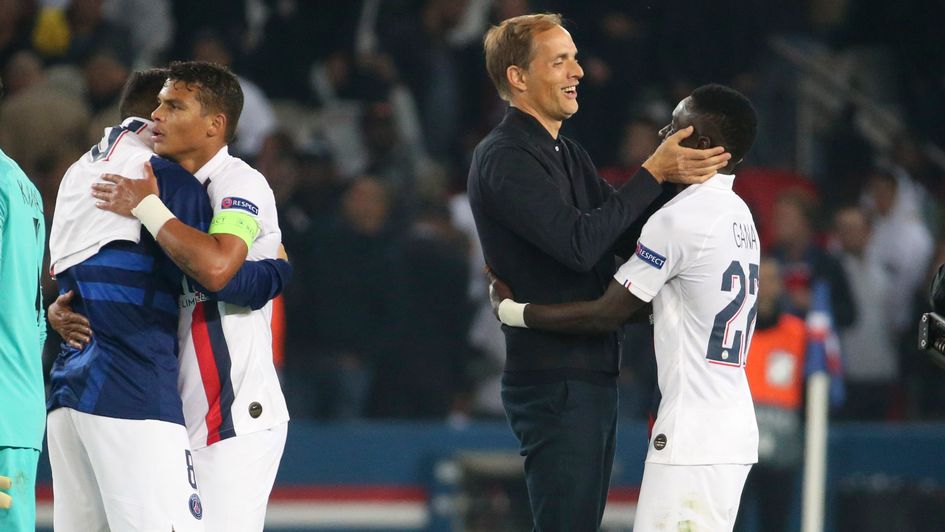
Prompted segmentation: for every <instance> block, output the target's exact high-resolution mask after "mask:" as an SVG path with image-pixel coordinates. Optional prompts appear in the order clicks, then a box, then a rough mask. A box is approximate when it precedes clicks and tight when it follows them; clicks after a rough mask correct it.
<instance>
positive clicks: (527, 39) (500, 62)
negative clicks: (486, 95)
mask: <svg viewBox="0 0 945 532" xmlns="http://www.w3.org/2000/svg"><path fill="white" fill-rule="evenodd" d="M560 25H561V15H558V14H554V13H539V14H535V15H522V16H519V17H512V18H509V19H505V20H503V21H502V22H500V23H499V25H498V26H492V27H491V28H489V31H488V32H486V36H485V39H484V40H483V49H484V51H485V54H486V71H487V72H488V73H489V77H490V78H491V79H492V83H493V84H494V85H495V88H496V90H497V91H499V96H500V97H501V98H502V99H503V100H506V101H508V100H509V99H511V97H512V88H511V87H510V86H509V80H508V78H507V77H506V74H505V72H506V70H508V68H509V67H510V66H512V65H515V66H517V67H521V68H528V64H529V63H531V62H532V56H533V55H534V50H533V47H532V41H533V39H534V36H535V34H537V33H541V32H543V31H547V30H550V29H551V28H553V27H555V26H560Z"/></svg>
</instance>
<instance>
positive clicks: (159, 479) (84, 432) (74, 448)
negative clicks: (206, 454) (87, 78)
mask: <svg viewBox="0 0 945 532" xmlns="http://www.w3.org/2000/svg"><path fill="white" fill-rule="evenodd" d="M166 77H167V72H166V71H165V70H160V69H153V70H149V71H144V72H140V73H135V74H134V75H133V76H132V78H131V79H130V80H129V82H128V84H127V85H126V89H125V92H124V94H123V97H122V104H121V113H122V116H123V117H124V121H123V123H122V124H121V125H120V126H117V127H114V128H109V129H108V130H106V134H105V137H104V138H103V139H102V141H101V143H100V144H99V145H97V146H95V147H93V148H92V149H91V150H90V151H89V152H88V153H87V154H85V155H84V156H83V157H82V158H81V159H80V160H79V161H77V162H76V163H75V164H74V165H73V166H72V167H70V169H69V171H68V172H67V173H66V176H65V177H64V178H63V181H62V184H61V186H60V191H59V196H58V198H57V209H56V215H55V218H54V220H53V227H52V233H51V236H50V252H51V264H52V271H53V273H54V274H55V275H56V278H57V281H58V282H59V288H60V292H61V293H65V292H68V291H72V292H73V293H74V294H75V300H74V301H73V304H74V305H75V307H76V310H77V311H79V312H80V313H81V314H83V315H85V316H86V317H87V318H88V321H89V323H90V325H91V329H92V333H93V334H92V337H91V341H90V342H89V343H88V344H87V345H85V346H84V347H83V348H81V349H76V348H73V347H70V346H67V345H64V346H63V350H62V352H61V353H60V355H59V357H58V358H57V359H56V361H55V362H54V365H53V368H52V372H51V382H50V396H49V400H48V404H47V407H48V410H49V416H48V431H49V437H48V439H49V452H50V463H51V465H52V470H53V490H54V494H55V498H56V504H55V506H54V526H55V528H56V530H57V531H59V532H63V531H66V532H68V531H70V530H75V531H80V530H81V531H89V530H92V531H95V530H109V529H110V530H171V529H172V528H173V530H176V531H177V532H182V531H185V530H203V523H202V519H203V517H204V516H203V507H202V502H201V501H200V496H199V495H198V490H197V474H196V472H195V469H194V465H193V457H192V454H191V451H190V445H189V442H188V438H187V432H186V429H185V428H184V415H183V409H182V403H181V399H180V394H179V392H178V389H177V380H178V355H179V349H178V344H177V328H178V317H179V310H178V298H179V295H180V293H181V288H182V279H183V275H182V273H181V271H180V269H179V268H178V267H177V266H175V265H174V263H173V262H172V261H171V260H170V259H169V258H168V257H167V256H166V255H165V254H164V253H163V252H162V251H161V249H160V247H159V246H158V245H157V243H156V242H155V241H154V239H153V238H152V237H151V236H150V234H148V232H147V231H146V230H144V229H143V228H142V226H141V224H140V223H139V222H138V221H137V220H134V219H129V218H123V217H120V216H117V215H115V214H112V213H108V212H105V211H102V210H100V209H97V208H96V207H95V202H94V200H93V199H92V198H91V197H89V188H90V186H91V184H92V182H94V181H96V180H98V179H99V176H100V175H101V174H102V173H107V172H115V171H120V172H125V173H126V174H128V175H138V176H140V175H141V170H142V169H143V165H144V163H145V162H147V161H150V164H151V166H152V167H153V170H154V172H155V173H156V174H157V176H158V180H159V182H160V184H161V197H162V200H163V201H164V202H165V203H166V204H167V205H168V206H169V208H171V209H172V211H173V212H174V213H175V215H176V216H177V217H178V218H179V219H180V220H182V221H183V222H184V223H187V224H188V225H191V226H192V227H194V228H196V229H199V230H202V231H206V230H207V229H208V228H209V225H210V220H211V217H212V209H211V207H210V203H209V200H208V198H207V195H206V192H205V191H204V189H203V187H202V186H201V185H200V183H199V182H198V181H197V180H196V179H195V178H194V177H193V175H192V174H190V173H188V172H187V171H186V170H184V169H183V168H181V167H180V166H179V165H177V164H176V163H172V162H170V161H166V160H163V159H160V158H157V157H153V153H152V151H151V140H150V137H151V128H152V126H153V124H152V123H151V121H150V120H147V119H144V118H139V117H140V116H144V115H148V114H149V113H150V110H151V109H152V108H153V107H154V105H155V96H156V94H157V92H158V91H159V90H160V87H161V86H162V85H163V83H164V80H165V79H166ZM133 170H136V171H133ZM290 273H291V269H290V267H289V266H288V264H287V263H285V262H284V261H261V262H258V263H246V264H245V265H244V266H243V268H242V269H241V270H240V272H239V273H238V274H237V276H236V277H235V278H234V280H233V281H232V282H231V283H230V284H228V285H227V286H226V287H225V288H224V289H223V290H221V291H220V292H219V293H218V294H212V293H208V297H220V298H222V299H225V300H227V301H229V302H231V303H234V304H237V305H240V306H246V307H254V308H259V307H261V306H263V305H264V304H265V303H266V302H267V301H268V300H269V299H270V298H271V297H273V296H274V295H275V294H276V293H277V292H279V291H280V290H281V288H282V286H283V284H284V282H285V280H286V278H287V277H288V275H289V274H290ZM185 284H190V285H193V283H192V282H190V283H185Z"/></svg>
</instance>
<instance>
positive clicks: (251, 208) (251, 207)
mask: <svg viewBox="0 0 945 532" xmlns="http://www.w3.org/2000/svg"><path fill="white" fill-rule="evenodd" d="M220 208H221V209H243V210H244V211H246V212H249V213H252V214H253V215H254V216H258V215H259V207H257V206H256V204H255V203H253V202H251V201H249V200H245V199H243V198H237V197H235V196H231V197H229V198H223V202H221V203H220Z"/></svg>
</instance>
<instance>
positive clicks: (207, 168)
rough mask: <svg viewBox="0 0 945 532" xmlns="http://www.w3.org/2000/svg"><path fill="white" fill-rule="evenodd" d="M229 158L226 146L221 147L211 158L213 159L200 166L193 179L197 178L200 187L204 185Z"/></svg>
mask: <svg viewBox="0 0 945 532" xmlns="http://www.w3.org/2000/svg"><path fill="white" fill-rule="evenodd" d="M229 158H230V150H229V149H228V148H227V147H226V146H223V147H222V148H220V151H218V152H217V154H216V155H214V156H213V158H211V159H210V160H209V161H207V164H205V165H203V166H201V167H200V170H197V171H196V172H195V173H194V177H196V178H197V181H200V184H201V185H202V184H204V183H206V182H207V180H208V179H210V176H212V175H213V174H215V173H216V172H217V170H219V169H220V168H222V167H223V165H224V164H226V161H227V160H229Z"/></svg>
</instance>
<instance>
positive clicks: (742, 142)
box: [690, 83, 758, 161]
mask: <svg viewBox="0 0 945 532" xmlns="http://www.w3.org/2000/svg"><path fill="white" fill-rule="evenodd" d="M690 102H691V105H692V110H693V111H694V112H696V113H699V114H701V115H703V116H707V117H708V118H709V119H710V120H712V121H713V122H715V124H716V125H717V126H718V128H719V131H720V132H721V133H722V135H723V136H724V137H725V139H724V140H725V144H724V145H725V149H726V150H728V152H729V153H731V154H732V158H733V160H735V161H740V160H741V159H742V158H744V157H745V155H746V154H747V153H748V150H750V149H751V146H752V144H754V142H755V134H756V133H757V131H758V115H757V113H755V107H754V106H753V105H752V104H751V101H750V100H749V99H748V98H746V97H745V96H744V95H743V94H742V93H740V92H738V91H737V90H735V89H733V88H731V87H726V86H725V85H719V84H717V83H712V84H709V85H703V86H701V87H699V88H697V89H696V90H694V91H692V95H691V96H690Z"/></svg>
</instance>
